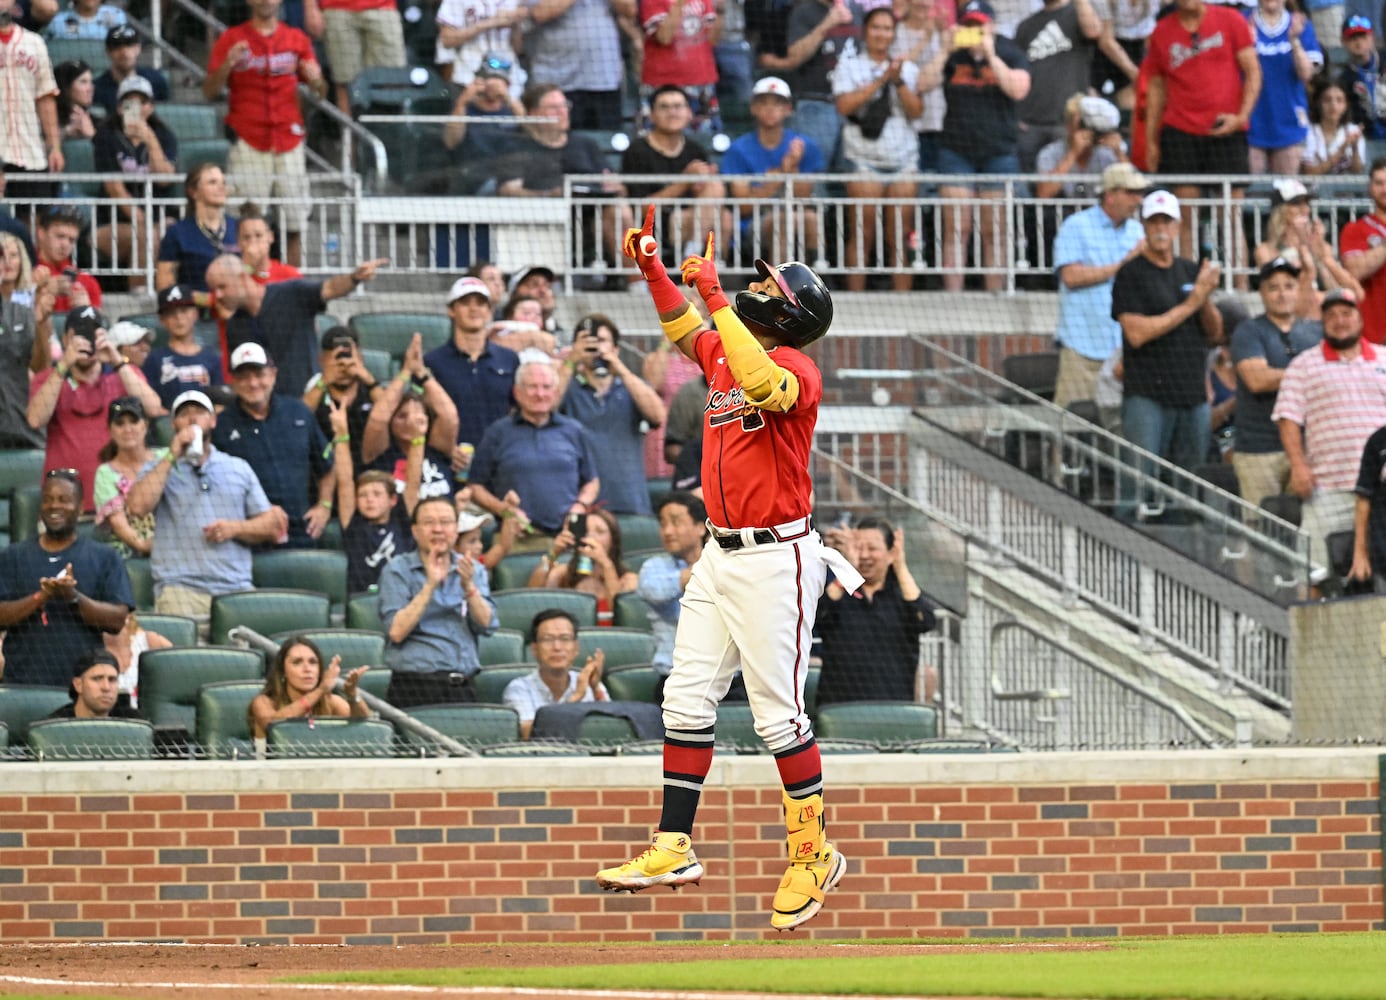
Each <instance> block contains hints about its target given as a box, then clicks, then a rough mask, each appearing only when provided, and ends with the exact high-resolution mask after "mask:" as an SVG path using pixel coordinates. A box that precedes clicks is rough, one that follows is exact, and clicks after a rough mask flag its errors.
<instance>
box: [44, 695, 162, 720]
mask: <svg viewBox="0 0 1386 1000" xmlns="http://www.w3.org/2000/svg"><path fill="white" fill-rule="evenodd" d="M44 718H46V719H75V718H77V703H76V702H75V701H70V702H68V703H67V704H66V705H62V706H60V707H58V708H55V709H53V711H51V712H49V713H48V714H47V715H46V716H44ZM107 718H108V719H143V718H144V716H143V715H140V713H139V712H137V711H135V710H134V709H133V708H131V707H130V703H129V702H128V701H127V700H125V699H124V698H121V699H119V700H118V701H117V702H116V703H115V704H114V705H112V706H111V714H110V715H108V716H107Z"/></svg>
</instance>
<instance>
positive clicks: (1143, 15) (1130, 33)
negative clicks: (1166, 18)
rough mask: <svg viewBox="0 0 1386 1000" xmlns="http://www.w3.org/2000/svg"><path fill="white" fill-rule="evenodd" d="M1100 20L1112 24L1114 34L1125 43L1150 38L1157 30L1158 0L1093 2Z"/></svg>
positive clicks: (1093, 0) (1105, 0) (1104, 0)
mask: <svg viewBox="0 0 1386 1000" xmlns="http://www.w3.org/2000/svg"><path fill="white" fill-rule="evenodd" d="M1092 9H1093V11H1094V12H1095V13H1096V14H1097V16H1098V18H1100V19H1101V20H1103V21H1111V22H1112V33H1113V34H1114V35H1116V36H1117V38H1120V39H1121V40H1122V41H1125V42H1134V41H1137V40H1139V39H1146V38H1149V37H1150V33H1151V32H1152V31H1154V30H1155V12H1156V11H1157V10H1159V9H1160V4H1159V3H1158V0H1092Z"/></svg>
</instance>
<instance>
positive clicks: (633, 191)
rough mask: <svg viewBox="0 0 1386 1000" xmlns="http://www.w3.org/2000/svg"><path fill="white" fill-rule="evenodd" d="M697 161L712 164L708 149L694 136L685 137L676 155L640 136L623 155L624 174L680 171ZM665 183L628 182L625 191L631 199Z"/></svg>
mask: <svg viewBox="0 0 1386 1000" xmlns="http://www.w3.org/2000/svg"><path fill="white" fill-rule="evenodd" d="M694 160H702V161H703V162H704V163H711V162H712V157H711V156H709V155H708V151H707V150H706V149H704V148H703V147H702V146H701V145H699V144H698V143H696V142H694V141H693V140H692V139H685V140H684V143H683V149H681V150H679V152H678V154H677V155H676V156H665V155H664V154H663V153H661V152H660V151H659V150H657V149H655V148H654V147H653V146H651V145H650V140H649V139H648V138H647V137H645V136H641V137H639V138H638V139H636V140H635V141H634V142H632V143H631V144H630V147H629V148H628V149H627V150H626V152H625V154H624V155H623V156H622V157H621V173H623V174H681V173H683V170H684V168H685V167H687V166H688V165H689V164H690V163H692V162H693V161H694ZM664 186H665V182H663V181H661V182H660V183H658V184H629V183H628V184H627V185H626V190H627V192H629V194H630V196H631V197H632V198H644V197H646V196H648V195H650V194H653V193H654V192H655V191H658V190H659V189H660V188H662V187H664Z"/></svg>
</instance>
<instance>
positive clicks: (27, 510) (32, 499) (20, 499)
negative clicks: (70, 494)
mask: <svg viewBox="0 0 1386 1000" xmlns="http://www.w3.org/2000/svg"><path fill="white" fill-rule="evenodd" d="M42 493H43V487H42V486H40V485H38V484H37V483H26V484H25V485H23V486H16V487H15V488H14V490H13V491H12V492H11V493H10V544H14V543H15V542H27V541H28V540H29V539H31V538H36V537H38V523H39V502H40V499H41V496H42Z"/></svg>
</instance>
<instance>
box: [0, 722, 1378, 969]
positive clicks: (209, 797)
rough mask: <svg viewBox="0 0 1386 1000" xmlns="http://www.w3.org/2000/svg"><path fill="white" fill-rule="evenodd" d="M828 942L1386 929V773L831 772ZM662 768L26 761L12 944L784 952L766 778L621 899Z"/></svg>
mask: <svg viewBox="0 0 1386 1000" xmlns="http://www.w3.org/2000/svg"><path fill="white" fill-rule="evenodd" d="M825 763H826V765H827V772H828V774H827V777H828V783H829V791H828V803H829V817H828V819H829V830H830V835H831V836H832V837H833V838H834V839H835V840H836V842H837V843H838V845H839V847H840V848H841V850H842V851H843V852H844V853H845V854H846V855H847V856H848V857H849V858H850V860H851V867H850V869H849V873H848V877H847V878H846V879H845V880H844V881H843V883H842V885H841V886H840V887H839V889H838V890H837V891H836V892H834V893H833V894H832V895H831V896H830V897H829V900H828V905H827V907H826V908H825V910H824V912H823V913H822V914H820V916H819V917H818V918H816V919H815V920H814V921H813V922H812V923H810V924H809V925H808V926H807V929H806V933H808V934H812V935H814V936H819V937H859V936H886V935H890V936H906V937H908V936H935V935H951V936H969V937H984V936H986V937H1051V936H1060V937H1062V936H1107V935H1124V934H1172V933H1185V932H1192V933H1229V932H1253V931H1271V930H1305V931H1315V930H1365V929H1369V928H1376V929H1382V928H1383V926H1386V925H1384V924H1383V910H1382V905H1383V904H1382V856H1381V839H1380V834H1381V828H1380V784H1379V777H1378V758H1377V752H1376V751H1372V750H1341V749H1334V750H1264V751H1255V752H1249V753H1246V752H1234V751H1212V752H1185V753H1107V754H1043V755H1022V754H997V755H994V756H977V755H972V756H946V755H934V756H926V755H880V756H863V757H828V758H826V759H825ZM659 769H660V763H659V758H658V757H657V756H656V757H639V758H636V757H631V758H623V759H622V758H589V759H580V758H563V759H558V758H555V759H552V760H537V761H535V760H498V759H492V760H487V759H478V760H463V761H404V760H400V761H382V762H378V761H352V760H340V761H330V762H328V761H324V762H315V763H310V764H298V763H291V762H265V763H254V762H244V763H221V764H201V763H194V762H176V761H174V762H167V763H165V762H150V763H141V764H135V765H122V764H110V765H84V764H47V765H41V764H7V765H4V766H3V776H4V779H5V780H4V788H3V791H0V939H3V940H6V941H11V942H14V941H48V940H71V939H83V938H93V939H95V938H99V939H103V940H115V939H131V938H136V939H150V938H161V939H176V940H185V941H220V942H250V941H279V942H363V943H364V942H372V943H391V944H403V943H409V942H481V941H496V940H502V939H503V940H506V941H526V940H532V941H596V940H651V939H681V938H708V939H718V938H722V939H725V938H730V937H738V938H751V937H769V936H773V934H774V932H772V931H771V930H770V928H769V924H768V918H767V909H766V908H767V906H768V903H769V898H770V895H771V894H772V893H773V891H774V888H775V885H776V884H777V882H778V880H779V876H780V874H781V873H782V871H783V864H784V862H783V860H782V852H783V846H782V838H783V826H782V823H781V819H780V810H779V794H778V788H777V785H776V777H775V769H774V766H773V762H772V761H771V760H770V759H769V758H767V757H730V756H725V757H719V758H718V760H717V761H716V763H715V764H714V769H713V773H712V775H711V778H710V781H709V784H708V789H707V792H706V794H705V796H704V805H703V810H702V813H701V815H700V824H699V829H698V830H697V836H696V843H697V846H698V851H699V855H700V857H701V858H702V860H703V861H704V864H705V865H706V867H707V869H708V874H707V876H706V877H705V878H704V880H703V884H702V885H701V886H699V887H688V888H687V889H685V890H682V891H679V892H677V893H675V892H670V891H667V890H650V891H646V892H644V893H640V894H639V895H636V896H630V895H613V894H603V893H601V892H599V891H597V889H596V887H595V886H594V885H593V883H592V881H591V876H592V874H593V872H594V871H595V870H596V869H597V868H598V867H601V866H603V865H606V864H612V863H616V862H618V861H620V860H623V859H624V858H625V857H627V856H629V854H630V852H631V851H632V850H633V849H635V848H636V847H637V846H638V845H640V844H641V843H642V842H643V841H645V840H646V838H647V837H648V836H649V831H650V828H651V826H652V825H653V824H654V822H655V821H656V820H657V818H658V793H657V789H656V785H657V783H658V781H659Z"/></svg>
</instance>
